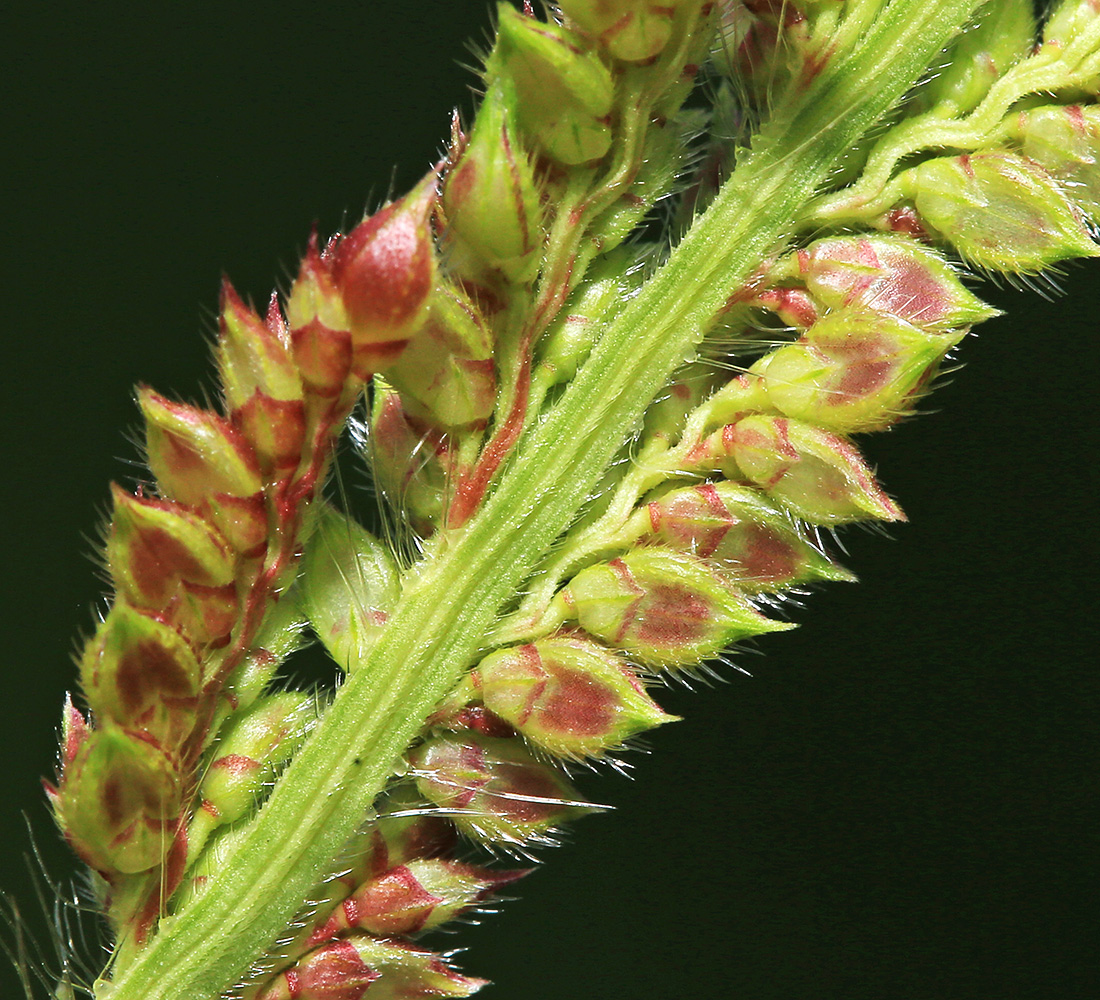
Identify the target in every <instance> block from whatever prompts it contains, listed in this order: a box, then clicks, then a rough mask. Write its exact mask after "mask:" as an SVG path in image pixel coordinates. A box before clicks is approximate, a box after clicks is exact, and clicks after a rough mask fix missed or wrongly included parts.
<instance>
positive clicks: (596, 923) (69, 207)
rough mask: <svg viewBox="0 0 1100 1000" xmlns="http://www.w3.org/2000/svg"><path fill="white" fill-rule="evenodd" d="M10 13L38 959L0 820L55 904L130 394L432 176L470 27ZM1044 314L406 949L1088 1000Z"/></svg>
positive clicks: (895, 442)
mask: <svg viewBox="0 0 1100 1000" xmlns="http://www.w3.org/2000/svg"><path fill="white" fill-rule="evenodd" d="M22 6H23V10H22V11H21V12H20V13H19V14H17V15H16V20H12V21H9V24H10V25H11V26H12V27H14V29H15V30H14V35H11V36H9V38H8V41H7V43H6V45H5V62H6V64H5V66H4V69H3V71H2V72H3V73H4V74H5V76H6V77H7V79H6V81H5V83H6V86H5V87H4V92H5V94H6V95H7V96H6V97H5V105H6V106H5V107H4V108H3V111H2V112H0V113H2V114H3V118H4V125H3V131H4V147H5V153H4V156H3V162H2V164H0V170H2V171H3V173H4V175H5V179H4V183H3V187H2V188H0V197H2V198H3V204H4V209H3V219H4V224H3V227H4V234H5V241H6V244H7V246H8V250H7V251H6V252H5V254H4V265H3V268H2V270H0V280H2V282H3V297H2V300H0V301H2V302H3V312H2V315H3V333H2V340H0V343H2V344H3V349H4V361H3V364H2V365H0V378H2V379H3V400H4V405H3V411H2V412H3V429H4V446H3V454H4V456H5V465H6V467H7V468H8V483H7V486H6V487H4V489H3V491H2V493H0V498H2V501H0V502H2V503H3V512H2V514H3V521H2V523H3V525H4V527H3V538H4V539H5V542H4V556H5V561H4V565H3V570H2V572H0V585H2V588H3V592H2V600H0V614H2V615H3V619H2V622H3V624H2V633H0V634H2V635H3V638H4V643H3V647H2V649H0V669H2V671H3V673H2V675H0V676H2V685H3V687H2V688H0V692H2V697H0V704H2V705H3V715H2V716H0V719H2V721H0V760H2V761H3V768H2V772H0V773H2V779H0V780H2V781H3V792H4V794H3V798H2V799H0V803H2V809H0V824H2V830H0V846H2V851H0V888H3V889H4V890H6V891H7V892H9V893H11V894H12V895H13V896H14V897H15V898H16V899H18V900H19V903H20V906H21V908H23V909H24V910H25V911H27V919H28V921H29V923H30V924H31V925H32V926H33V927H35V928H39V929H40V927H41V925H42V917H41V915H40V914H39V913H38V912H37V909H38V908H37V907H36V905H35V903H34V901H33V900H34V882H35V880H34V879H33V878H32V876H31V875H29V874H28V872H27V870H26V868H25V867H24V862H23V855H24V854H25V853H26V852H27V851H28V848H29V839H28V836H27V832H26V829H25V825H24V822H25V820H26V821H27V822H29V824H30V826H31V828H32V829H33V830H34V831H35V835H36V838H37V841H38V844H39V846H40V849H41V854H42V858H43V860H44V863H45V865H46V866H47V868H48V869H49V871H50V872H51V874H52V875H53V876H54V877H56V878H59V879H66V880H67V879H69V878H71V877H72V875H73V870H72V866H71V863H70V861H69V859H68V856H67V854H66V852H65V850H64V848H63V847H62V846H60V845H58V844H57V843H56V838H55V836H54V832H53V828H52V824H51V820H50V818H49V816H48V814H47V811H46V808H45V805H44V802H43V798H42V795H41V791H40V786H39V780H40V778H41V777H42V776H50V775H52V772H53V767H54V754H55V745H56V727H57V723H58V720H59V713H60V708H61V703H62V699H63V697H64V694H65V691H66V690H67V689H68V688H70V687H71V686H72V685H73V678H74V670H73V667H72V665H71V662H70V657H71V654H72V652H73V650H74V648H75V644H76V643H77V641H78V638H79V637H80V636H82V635H84V634H86V633H87V632H88V631H89V629H90V628H91V623H92V621H93V615H94V613H95V609H96V608H97V607H99V606H100V601H101V595H102V593H103V589H104V587H103V583H102V580H101V579H100V578H99V574H98V571H97V566H96V565H95V561H94V559H93V558H91V556H92V553H93V552H94V549H95V545H94V539H95V538H96V537H97V532H98V530H99V527H100V524H101V521H102V517H103V514H104V511H105V508H106V502H107V496H108V493H107V484H108V482H109V481H110V480H112V479H116V480H119V481H121V482H123V483H130V482H131V481H132V479H133V478H134V477H137V476H140V474H141V473H140V470H139V469H136V468H135V467H134V466H133V465H132V460H133V459H134V457H135V454H136V449H135V446H134V443H133V436H134V430H135V428H136V425H137V421H136V410H135V407H134V405H133V401H132V387H133V386H134V384H135V383H137V382H139V381H143V382H148V383H151V384H152V385H154V386H156V387H157V388H158V389H160V390H162V391H166V392H168V393H169V394H174V395H176V396H177V397H179V398H185V399H201V398H202V396H203V393H206V392H209V391H210V390H211V387H212V379H211V367H210V365H209V361H208V351H207V340H208V339H209V336H210V334H211V332H212V331H213V329H214V310H215V309H216V303H217V289H218V281H219V277H220V275H221V274H222V272H226V273H227V274H228V275H229V276H230V277H231V278H232V280H233V281H234V283H235V284H236V285H237V287H238V289H240V290H241V291H242V293H244V294H246V295H249V296H252V297H253V298H254V299H255V300H256V301H257V302H261V303H262V302H264V301H266V298H267V296H268V293H269V290H270V288H271V285H272V283H273V282H278V283H279V284H280V285H281V286H285V284H286V282H287V279H288V276H289V275H290V274H292V273H293V271H294V269H295V267H296V261H297V259H298V256H299V254H300V252H301V251H302V250H303V248H304V246H305V242H306V239H307V238H308V235H309V232H310V227H311V226H312V225H313V224H314V223H315V222H316V223H317V225H318V227H319V229H320V231H321V233H323V234H327V233H330V232H332V231H334V230H336V229H339V228H341V227H342V226H343V225H344V223H345V221H347V222H350V223H354V222H356V221H357V220H358V219H359V217H360V215H361V213H362V211H363V209H364V208H365V207H375V206H377V204H378V203H379V202H380V201H381V200H382V199H383V198H384V197H385V196H386V195H387V194H389V193H391V192H394V193H400V192H402V191H404V190H405V189H407V188H408V187H409V186H410V185H411V184H412V183H413V182H414V181H415V180H416V179H417V178H418V177H419V176H420V175H421V174H422V173H423V172H424V171H425V170H426V169H427V167H428V166H429V164H430V163H431V162H432V161H433V160H434V159H435V158H436V156H437V154H438V150H439V148H440V142H441V140H442V138H443V137H444V136H445V135H446V134H447V132H448V129H449V118H450V112H451V109H452V107H453V106H455V105H457V106H459V107H461V108H463V109H464V110H466V111H468V110H469V109H470V108H471V106H472V98H471V94H470V87H471V85H472V84H473V83H474V82H475V81H474V78H473V76H472V75H471V74H470V72H468V71H467V70H466V69H463V68H462V66H461V65H460V63H466V64H470V63H473V62H474V61H475V60H474V56H473V55H472V54H471V51H470V49H469V48H468V47H465V46H464V44H463V40H465V39H472V40H473V42H474V43H475V44H481V43H484V41H485V39H486V38H487V30H488V24H489V12H488V10H487V8H486V7H485V5H483V4H481V3H477V4H445V3H441V2H434V3H433V2H427V3H417V4H409V3H400V2H396V0H384V2H380V0H375V2H373V3H370V4H362V5H360V7H359V10H358V11H357V12H356V13H355V14H354V16H352V17H349V16H348V15H347V13H346V9H345V8H343V7H337V6H330V5H321V4H308V5H300V6H298V7H297V8H296V9H295V10H294V13H293V16H292V17H289V18H287V17H282V16H279V15H278V14H277V13H276V12H275V11H274V10H272V11H269V12H261V11H260V10H259V8H257V7H256V5H252V4H248V5H245V4H232V3H230V4H219V5H216V6H215V5H203V4H187V5H164V6H157V7H154V8H145V9H143V10H141V12H140V13H137V11H138V10H139V8H136V7H131V8H129V13H128V14H126V15H123V14H122V13H110V12H108V6H107V5H87V6H83V7H80V8H77V7H76V5H66V6H67V7H68V9H67V10H65V11H64V13H62V12H61V11H59V10H55V9H54V8H52V7H47V6H46V5H42V6H33V7H32V5H22ZM284 9H287V8H284ZM19 17H22V18H23V19H24V20H23V21H22V22H19V21H18V20H17V19H18V18H19ZM1060 284H1061V286H1062V287H1063V288H1064V289H1065V290H1066V292H1067V293H1068V294H1067V295H1066V296H1065V297H1062V296H1057V297H1055V298H1054V299H1053V300H1052V301H1050V300H1046V299H1044V298H1042V297H1040V296H1038V295H1036V294H1034V293H1032V292H1027V291H1025V292H1017V291H1014V290H1012V289H1003V290H1002V289H997V288H992V287H988V286H987V287H986V288H984V289H983V294H984V295H986V296H987V297H988V298H989V299H990V300H991V301H993V302H994V303H995V304H996V305H998V306H999V307H1001V308H1003V309H1006V310H1008V312H1009V315H1008V316H1006V317H1004V318H1001V319H998V320H995V321H993V322H990V323H988V324H986V325H984V326H982V327H981V328H980V331H979V333H978V335H977V336H976V337H972V338H970V339H968V340H967V342H966V343H965V344H964V345H963V347H962V353H961V356H962V360H963V361H964V362H965V368H963V369H962V370H960V371H958V372H957V373H955V374H953V375H952V376H951V377H950V379H949V383H950V384H946V385H944V386H942V387H941V388H940V389H939V391H938V392H937V393H936V394H935V395H934V397H933V398H932V399H931V400H930V401H929V403H928V404H926V407H925V408H926V409H928V410H934V411H937V412H935V413H934V414H933V415H930V416H927V417H921V418H919V419H915V420H912V421H908V422H906V423H905V424H903V425H902V426H900V427H898V428H896V429H895V430H893V431H892V432H890V433H889V434H885V435H879V436H878V437H876V438H872V439H869V440H868V441H867V442H866V447H867V450H868V452H869V454H870V455H871V456H872V458H873V459H874V460H875V461H876V462H877V463H878V465H879V469H880V473H881V477H882V480H883V482H884V483H885V485H886V487H887V489H888V490H889V491H890V492H891V493H892V494H893V495H895V496H896V497H898V498H899V500H900V501H901V503H902V505H903V506H904V508H905V510H906V511H907V513H908V515H909V518H910V522H911V523H909V524H907V525H902V526H899V527H896V528H893V529H891V530H890V532H889V535H890V537H882V536H881V535H878V534H873V533H870V532H867V531H862V530H852V531H848V532H845V533H844V535H843V543H844V545H845V547H846V548H847V549H848V552H849V555H848V557H847V559H846V560H845V561H846V563H847V565H848V566H850V567H851V568H852V569H853V570H854V571H855V572H856V573H858V574H859V576H860V578H861V581H862V582H861V584H860V585H858V586H848V585H844V586H841V585H834V586H833V587H832V588H831V589H823V590H821V591H820V592H818V593H814V594H812V595H810V596H809V597H808V598H807V599H806V601H805V607H804V608H802V609H797V608H796V609H792V612H791V613H792V617H793V618H794V620H796V621H798V622H799V623H800V628H799V629H798V630H796V631H795V632H793V633H786V634H783V635H777V636H772V637H769V638H766V639H765V640H764V641H762V642H760V643H759V647H758V649H759V652H762V653H764V654H765V655H764V656H757V655H752V654H751V653H745V654H740V655H739V656H738V658H737V662H738V664H739V665H740V666H742V667H743V668H744V669H745V670H747V671H749V672H750V673H751V675H752V676H751V677H748V676H744V675H742V674H738V673H736V672H735V671H733V670H732V669H725V670H724V674H725V675H726V677H728V681H729V683H723V684H718V685H715V686H714V687H712V688H704V689H703V690H702V691H701V692H697V693H695V694H691V693H689V692H687V691H685V690H683V689H681V688H673V689H672V690H671V691H669V692H667V693H666V694H665V695H664V696H663V697H662V699H661V700H662V702H663V704H664V707H665V708H666V709H667V710H669V711H671V712H675V713H677V714H680V715H683V716H685V721H684V722H682V723H679V724H676V725H674V726H669V727H666V729H665V730H663V731H660V732H658V733H656V734H655V735H653V736H652V738H651V739H650V741H649V742H650V745H651V747H652V751H653V753H652V754H651V755H642V754H633V755H632V756H631V757H630V761H631V763H632V764H634V765H635V768H634V771H635V775H636V780H634V781H625V780H623V779H622V778H619V777H617V776H615V775H613V774H610V773H608V772H606V771H604V772H601V773H597V774H593V775H583V776H582V777H581V779H580V783H581V786H582V788H583V789H584V790H585V792H586V793H587V794H588V795H589V796H590V797H592V798H595V799H597V800H600V801H605V802H610V803H612V804H614V805H615V806H616V811H615V812H614V813H612V814H610V815H608V816H600V817H593V818H589V819H585V820H583V821H582V822H580V823H579V824H577V825H576V827H575V828H574V829H573V830H572V831H571V832H570V833H569V835H568V841H567V844H566V845H565V846H563V847H561V848H559V849H557V850H555V851H553V852H549V853H548V854H547V856H546V861H547V862H548V863H547V864H546V865H545V866H544V867H543V868H540V870H539V871H537V872H536V873H535V874H534V875H532V876H531V877H530V878H528V879H527V880H525V881H524V882H523V883H522V884H521V885H520V886H518V887H517V895H518V896H519V899H518V900H517V901H515V902H511V903H508V904H507V905H506V906H505V907H504V910H505V912H504V913H503V914H501V915H498V916H493V917H488V918H486V919H485V920H484V921H483V923H482V924H481V926H478V927H473V928H470V927H462V928H459V930H458V932H457V933H455V934H452V935H450V936H439V937H437V938H436V939H435V944H436V946H437V947H440V948H466V949H468V950H467V952H466V954H465V955H463V956H462V960H461V961H462V964H463V965H464V967H465V968H466V970H467V971H469V972H470V973H471V974H474V975H483V976H486V977H488V978H491V979H493V980H494V982H495V985H494V986H493V987H492V988H491V989H490V990H487V991H486V992H485V996H487V997H492V998H494V1000H564V998H568V997H579V998H587V997H602V998H620V997H622V998H628V997H629V998H637V1000H650V998H654V1000H655V998H676V997H682V996H720V997H726V996H730V997H738V998H743V1000H779V998H783V1000H802V998H806V1000H810V998H814V1000H823V998H864V997H866V998H914V1000H916V998H921V1000H923V998H928V1000H932V998H935V1000H978V998H989V997H1008V998H1016V1000H1023V998H1032V997H1034V998H1049V997H1053V996H1057V997H1059V998H1074V997H1086V996H1089V997H1091V996H1095V995H1097V992H1098V990H1097V976H1096V967H1095V941H1096V935H1097V931H1098V927H1097V920H1096V917H1097V909H1096V890H1095V869H1094V865H1095V855H1094V853H1093V852H1095V850H1096V848H1097V844H1096V833H1095V831H1096V820H1097V815H1096V800H1095V791H1094V786H1095V779H1096V763H1097V761H1096V754H1095V749H1094V747H1095V743H1094V738H1093V732H1094V728H1095V719H1096V709H1097V702H1098V700H1100V699H1098V697H1097V695H1098V687H1097V683H1096V680H1095V673H1096V665H1095V664H1096V657H1095V646H1096V618H1095V612H1094V610H1093V608H1094V593H1095V536H1096V524H1095V496H1096V487H1097V473H1096V468H1097V442H1096V437H1095V434H1094V428H1095V419H1096V418H1095V412H1096V411H1095V403H1094V398H1095V396H1096V386H1097V384H1098V380H1097V374H1098V372H1097V367H1098V366H1097V353H1098V352H1097V346H1096V345H1097V341H1096V335H1097V316H1098V308H1100V268H1098V267H1097V266H1096V262H1092V264H1090V265H1088V266H1074V267H1071V268H1069V269H1068V274H1067V276H1066V277H1065V278H1064V279H1061V280H1060ZM204 338H205V339H204ZM358 502H360V503H363V504H366V503H367V502H368V500H367V498H366V496H365V495H363V494H361V493H360V494H358ZM1090 649H1093V650H1094V653H1092V654H1090V653H1089V652H1088V651H1089V650H1090ZM1090 663H1092V664H1093V665H1092V666H1089V664H1090ZM0 996H3V997H5V998H6V997H9V996H11V997H17V996H19V993H18V987H17V986H16V984H15V981H14V979H12V978H11V976H10V975H9V971H8V969H7V968H6V967H4V968H3V969H2V970H0Z"/></svg>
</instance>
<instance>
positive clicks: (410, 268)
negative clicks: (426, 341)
mask: <svg viewBox="0 0 1100 1000" xmlns="http://www.w3.org/2000/svg"><path fill="white" fill-rule="evenodd" d="M436 198H437V194H436V176H435V173H434V172H433V173H430V174H428V176H427V177H425V178H424V179H423V180H422V181H421V182H420V184H419V185H417V187H415V188H414V189H413V190H412V191H411V192H410V193H409V194H408V195H406V196H405V197H404V198H401V199H400V200H398V201H395V202H393V204H391V205H387V206H386V207H385V208H383V209H381V210H380V211H378V212H376V213H375V214H374V215H372V216H370V217H369V218H367V219H364V220H363V221H362V222H361V223H360V224H359V225H358V226H356V227H355V229H353V230H352V231H351V232H350V233H348V235H347V236H345V237H344V238H343V239H342V240H340V242H339V243H338V244H337V245H336V249H335V251H334V252H333V255H332V259H331V275H332V281H333V284H334V285H335V287H336V289H337V291H339V293H340V297H341V299H342V301H343V305H344V309H345V311H346V313H347V317H348V321H349V326H350V330H351V343H352V351H353V365H355V366H356V368H357V369H360V372H359V373H360V374H361V375H362V374H364V372H363V371H362V366H363V365H372V364H374V363H376V362H377V361H378V360H384V361H388V360H392V359H393V358H394V357H396V356H397V354H399V353H400V351H401V349H402V348H403V347H404V345H405V343H406V342H408V340H409V338H410V337H412V336H413V335H414V334H415V333H416V332H417V331H418V330H419V328H420V326H421V324H422V323H423V321H424V317H425V314H426V309H427V306H428V301H429V298H430V296H431V291H432V287H433V286H434V284H435V275H436V261H435V245H434V242H433V240H432V234H431V229H430V226H429V220H430V217H431V213H432V210H433V208H434V206H435V202H436ZM370 370H371V371H376V370H378V369H377V368H373V367H372V368H370Z"/></svg>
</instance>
